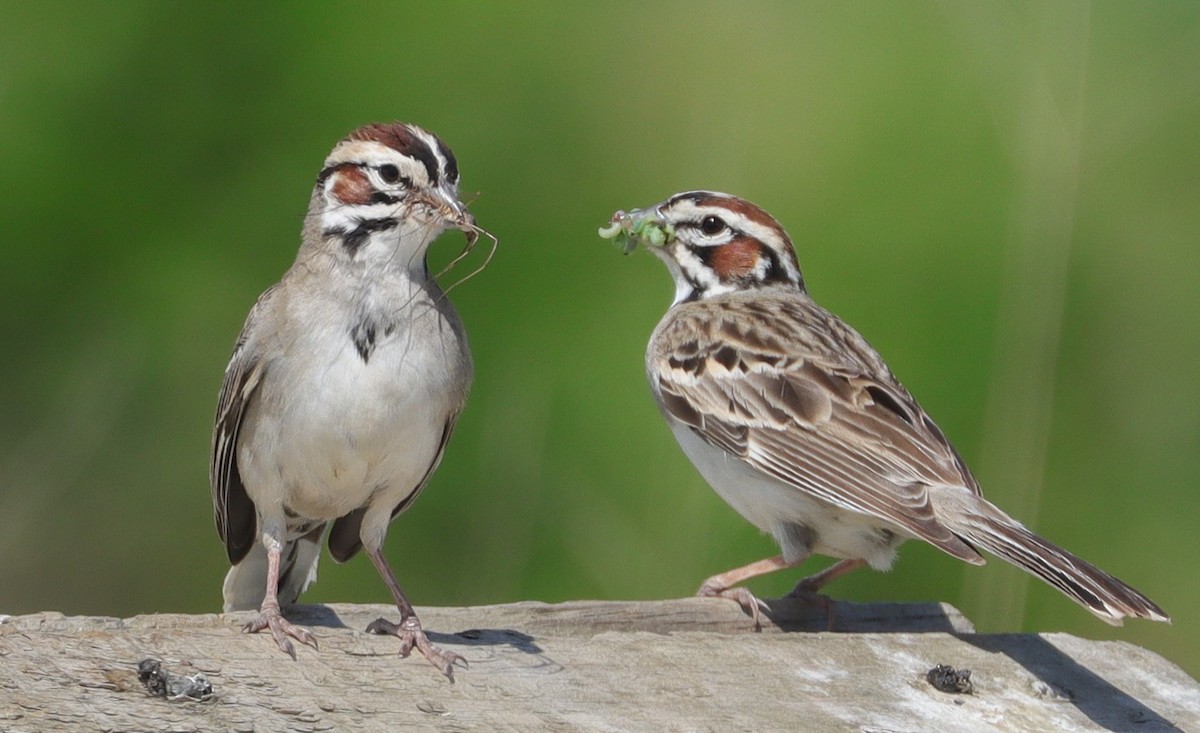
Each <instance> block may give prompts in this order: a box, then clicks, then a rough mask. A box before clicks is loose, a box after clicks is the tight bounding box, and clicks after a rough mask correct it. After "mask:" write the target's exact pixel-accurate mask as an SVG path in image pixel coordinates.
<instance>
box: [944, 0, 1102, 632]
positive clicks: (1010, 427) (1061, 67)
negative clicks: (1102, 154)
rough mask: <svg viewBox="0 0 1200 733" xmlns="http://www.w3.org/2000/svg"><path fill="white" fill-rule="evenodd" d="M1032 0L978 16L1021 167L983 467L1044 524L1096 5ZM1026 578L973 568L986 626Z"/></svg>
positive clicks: (972, 589) (996, 490) (1002, 623)
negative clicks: (1041, 515) (1017, 10)
mask: <svg viewBox="0 0 1200 733" xmlns="http://www.w3.org/2000/svg"><path fill="white" fill-rule="evenodd" d="M971 7H975V8H978V7H979V6H971ZM1026 7H1030V8H1034V9H1035V10H1034V11H1033V12H1035V13H1036V14H1037V18H1036V22H1035V23H1034V24H1033V27H1032V28H1030V27H1028V26H1025V27H1022V26H1021V25H1020V24H1018V23H1014V22H1012V18H1004V19H1000V20H1001V22H999V23H995V22H986V21H987V20H989V19H984V20H985V22H984V23H982V24H981V23H978V22H973V23H971V26H972V29H973V31H974V33H975V34H988V35H990V36H991V38H992V41H991V42H982V43H981V44H978V45H975V46H974V48H976V49H978V50H979V52H981V53H983V54H984V55H985V56H987V58H985V59H982V60H983V62H984V63H985V65H996V64H1000V65H1001V66H1000V67H998V68H1005V69H1006V71H1007V74H1008V75H1006V76H1005V77H1004V80H1003V83H1004V84H1008V85H1010V88H1008V89H1005V88H1003V84H999V85H996V86H997V87H998V88H997V89H996V92H998V94H997V97H998V99H997V102H998V103H999V104H1002V105H1005V106H1007V107H1008V108H1007V109H1005V108H1004V107H997V109H996V111H997V113H998V114H999V115H1000V120H999V121H1000V124H1001V127H1002V129H1003V130H1005V131H1006V132H1008V133H1009V134H1011V138H1012V139H1011V140H1010V144H1011V148H1010V150H1011V154H1012V158H1013V162H1014V169H1015V171H1016V174H1017V175H1016V181H1015V182H1016V187H1015V192H1014V194H1015V195H1014V198H1013V202H1012V212H1011V219H1010V223H1009V230H1008V233H1007V237H1006V243H1005V258H1004V260H1005V261H1004V271H1003V275H1002V281H1001V295H1000V305H999V313H998V317H997V329H996V343H995V352H994V358H993V367H992V376H991V382H990V384H989V386H988V397H987V403H986V405H985V409H984V423H983V436H982V446H981V456H980V460H979V462H978V467H979V471H978V474H979V476H980V477H981V478H982V479H983V480H984V484H985V485H984V490H985V493H987V494H988V495H989V496H990V498H992V499H994V500H995V501H996V503H997V504H1000V505H1001V506H1002V507H1003V508H1004V509H1005V510H1006V511H1008V512H1009V513H1010V514H1012V515H1013V516H1015V517H1017V518H1018V519H1020V520H1021V521H1022V522H1023V523H1025V524H1026V525H1028V526H1030V527H1036V526H1037V515H1038V509H1039V505H1040V498H1041V492H1042V488H1043V483H1044V478H1045V467H1046V457H1047V453H1048V448H1049V439H1050V427H1051V420H1052V409H1053V401H1054V386H1055V370H1056V366H1057V361H1058V355H1059V341H1060V337H1061V332H1062V323H1063V311H1064V306H1065V301H1066V290H1067V271H1068V264H1069V260H1070V252H1071V244H1072V239H1073V236H1074V223H1075V207H1076V199H1077V193H1078V183H1079V155H1080V144H1081V137H1082V126H1083V109H1084V90H1085V82H1086V69H1087V53H1088V15H1089V6H1087V5H1085V4H1053V5H1048V6H1026ZM984 14H987V15H991V16H992V17H991V18H990V20H991V21H995V20H997V19H996V17H995V15H994V14H992V13H988V12H987V11H984ZM978 19H979V18H978V16H977V17H976V18H974V19H972V20H978ZM1004 21H1008V22H1004ZM997 26H999V27H997ZM1002 28H1003V29H1004V30H1001V29H1002ZM1004 31H1007V33H1006V32H1004ZM976 40H979V39H978V38H977V39H976ZM998 44H999V45H998ZM989 51H990V53H989ZM1013 61H1017V62H1018V63H1017V64H1016V65H1015V66H1016V68H1015V69H1014V66H1013V64H1012V62H1013ZM994 68H997V67H995V66H993V69H994ZM1014 72H1015V73H1014ZM992 73H995V72H994V71H993V72H992ZM1010 115H1011V116H1010ZM1005 118H1007V119H1005ZM1029 581H1030V579H1029V577H1028V576H1026V575H1025V574H1023V573H1018V572H1012V571H1008V570H1007V569H1006V570H1004V571H997V569H995V568H992V569H990V570H988V571H984V572H980V571H978V570H976V569H974V568H972V569H971V570H970V572H969V574H968V576H967V579H966V584H965V595H966V598H967V599H968V606H969V607H970V608H971V609H972V615H973V620H974V621H975V622H976V623H977V624H978V625H979V627H980V628H983V629H987V628H1013V627H1016V626H1017V625H1018V624H1019V623H1020V622H1021V620H1022V619H1023V618H1024V615H1025V606H1026V600H1027V594H1028V584H1029Z"/></svg>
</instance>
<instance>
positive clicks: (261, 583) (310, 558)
mask: <svg viewBox="0 0 1200 733" xmlns="http://www.w3.org/2000/svg"><path fill="white" fill-rule="evenodd" d="M324 529H325V527H324V525H322V526H320V527H317V528H316V529H315V530H313V531H312V532H309V533H308V534H306V535H304V536H303V537H300V538H298V539H295V540H291V541H289V542H288V543H287V544H285V545H284V547H283V556H282V557H281V558H280V561H279V589H278V595H279V605H280V606H287V605H290V604H292V603H295V602H296V599H298V598H299V597H300V594H301V593H303V592H304V590H305V589H306V588H308V586H310V585H312V584H313V583H314V582H315V581H316V580H317V560H319V559H320V557H321V533H322V531H323V530H324ZM221 590H222V593H223V595H224V596H225V612H226V613H229V612H230V611H253V610H256V609H258V608H259V607H260V606H262V602H263V598H264V597H265V596H266V592H267V550H266V548H265V547H263V545H262V543H261V542H256V543H255V544H254V547H253V548H251V550H250V553H249V554H248V555H246V557H245V558H243V560H242V561H241V562H240V563H238V564H237V565H234V566H233V567H231V568H229V572H228V573H226V575H225V585H224V586H223V587H222V589H221Z"/></svg>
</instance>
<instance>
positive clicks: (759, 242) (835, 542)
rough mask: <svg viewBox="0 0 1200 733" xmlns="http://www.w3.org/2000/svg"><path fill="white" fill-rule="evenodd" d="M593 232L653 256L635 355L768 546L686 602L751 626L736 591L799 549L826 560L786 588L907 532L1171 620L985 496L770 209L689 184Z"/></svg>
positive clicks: (1114, 609)
mask: <svg viewBox="0 0 1200 733" xmlns="http://www.w3.org/2000/svg"><path fill="white" fill-rule="evenodd" d="M600 233H601V235H602V236H605V237H608V238H617V239H621V240H624V241H625V243H626V245H627V246H626V251H629V250H630V249H632V248H633V247H635V246H637V245H638V244H641V245H644V246H646V248H648V249H649V250H650V251H652V252H653V253H654V254H655V255H657V256H658V257H659V259H661V260H662V261H663V262H664V263H666V266H667V269H668V270H669V271H670V273H671V275H672V277H673V278H674V280H675V302H674V303H673V304H672V306H671V308H670V310H668V311H667V314H666V316H665V317H664V318H663V319H662V321H661V322H660V323H659V324H658V327H657V328H656V329H655V330H654V334H653V335H652V336H651V337H650V344H649V347H648V349H647V352H646V371H647V375H648V377H649V380H650V387H651V389H652V391H653V393H654V397H655V399H656V400H657V401H658V405H659V407H660V408H661V409H662V412H663V415H664V416H665V417H666V419H667V422H668V423H669V424H670V427H671V430H672V431H673V432H674V434H675V437H676V439H677V440H678V441H679V444H680V446H681V447H682V448H683V450H684V452H685V453H686V454H687V456H688V458H690V459H691V461H692V463H693V464H695V466H696V468H697V469H699V471H700V473H701V474H702V475H703V476H704V478H705V479H706V480H707V481H708V483H710V484H711V485H712V487H713V488H714V489H715V490H716V492H717V493H718V494H719V495H720V496H721V498H722V499H724V500H725V501H726V502H728V503H729V504H730V505H731V506H732V507H733V508H734V509H735V510H737V512H738V513H739V514H741V515H742V516H743V517H745V518H746V519H747V520H749V521H750V522H751V523H752V524H754V525H755V526H756V527H758V528H759V529H760V530H762V531H763V532H766V533H768V534H770V535H771V536H772V537H774V539H775V541H776V542H778V543H779V546H780V548H781V550H782V553H781V554H780V555H778V556H775V557H771V558H768V559H766V560H761V561H759V562H756V563H752V564H750V565H747V566H745V567H742V568H737V569H735V570H731V571H729V572H727V573H722V574H720V575H715V576H713V577H711V578H709V579H708V580H706V581H704V583H703V584H702V585H701V586H700V591H699V593H698V595H703V596H724V597H729V598H733V599H735V600H737V601H738V602H739V603H741V604H742V605H743V606H744V607H745V608H746V609H747V611H748V612H750V613H751V615H752V616H753V617H754V620H755V623H756V625H757V624H758V621H759V602H758V600H757V599H755V598H754V597H753V596H752V595H751V594H750V593H749V591H747V590H746V589H745V588H743V587H735V584H736V583H739V582H741V581H744V580H746V579H748V578H752V577H755V576H757V575H761V574H763V573H767V572H770V571H773V570H778V569H781V568H788V567H794V566H796V565H798V564H800V563H801V562H803V561H804V560H805V559H806V558H807V557H808V556H809V555H811V554H813V553H819V554H822V555H828V556H832V557H835V558H839V559H840V562H838V563H835V564H834V565H832V566H831V567H830V568H828V569H827V570H825V571H823V572H821V573H818V574H816V575H813V576H811V577H809V578H807V579H805V580H803V581H801V582H800V584H799V585H798V586H797V587H796V590H794V591H793V594H796V595H801V594H805V593H808V592H813V591H816V590H817V589H819V588H820V587H821V586H823V585H825V584H826V583H828V582H829V581H831V580H833V579H835V578H837V577H839V576H841V575H843V574H845V573H846V572H849V571H851V570H853V569H855V568H858V567H862V566H863V565H870V566H871V567H873V568H875V569H877V570H885V569H887V568H888V567H890V565H891V563H892V561H893V559H894V558H895V555H896V550H897V547H898V546H899V545H900V544H901V543H902V542H904V541H905V540H908V539H912V538H917V539H922V540H925V541H926V542H929V543H930V544H932V545H934V546H936V547H938V548H939V549H941V550H943V551H945V552H947V553H949V554H951V555H953V556H954V557H957V558H959V559H961V560H965V561H966V562H969V563H972V564H975V565H982V564H983V562H984V559H983V557H982V556H980V554H979V552H978V550H979V549H984V550H987V551H988V552H990V553H992V554H995V555H998V556H1000V557H1002V558H1004V559H1005V560H1007V561H1009V562H1011V563H1013V564H1015V565H1017V566H1018V567H1020V568H1023V569H1024V570H1026V571H1028V572H1030V573H1032V574H1034V575H1036V576H1037V577H1039V578H1041V579H1042V580H1044V581H1046V582H1047V583H1049V584H1050V585H1052V586H1054V587H1055V588H1058V589H1059V590H1060V591H1062V592H1063V593H1065V594H1066V595H1068V596H1069V597H1071V598H1072V599H1074V600H1075V601H1077V602H1078V603H1080V604H1081V605H1083V606H1084V607H1085V608H1087V609H1088V610H1089V611H1091V612H1092V613H1094V614H1096V615H1097V616H1099V617H1100V618H1101V619H1103V620H1104V621H1107V622H1109V623H1112V624H1120V622H1121V619H1122V618H1123V617H1125V616H1131V617H1140V618H1149V619H1154V620H1156V621H1168V620H1169V619H1168V617H1167V614H1166V613H1165V612H1164V611H1163V610H1162V609H1161V608H1159V607H1158V606H1157V605H1155V604H1154V602H1152V601H1151V600H1150V599H1149V598H1147V597H1146V596H1144V595H1142V594H1141V593H1139V592H1138V591H1136V590H1134V589H1133V588H1131V587H1129V586H1128V585H1126V584H1125V583H1123V582H1121V581H1120V580H1117V579H1116V578H1114V577H1112V576H1111V575H1109V574H1107V573H1105V572H1104V571H1102V570H1100V569H1099V568H1096V567H1095V566H1093V565H1091V564H1089V563H1087V562H1085V561H1083V560H1081V559H1079V558H1078V557H1076V556H1074V555H1072V554H1071V553H1069V552H1067V551H1066V550H1063V549H1061V548H1059V547H1056V546H1055V545H1053V544H1051V543H1050V542H1048V541H1046V540H1044V539H1042V538H1041V537H1038V536H1037V535H1035V534H1033V533H1032V532H1030V531H1029V530H1028V529H1026V528H1025V527H1023V526H1022V525H1021V524H1020V523H1018V522H1017V521H1016V520H1014V519H1012V518H1011V517H1009V516H1008V515H1007V514H1005V513H1004V512H1002V511H1001V510H1000V509H998V508H996V507H995V506H994V505H992V504H991V503H989V502H988V501H987V500H986V499H984V498H983V495H982V493H981V491H980V488H979V484H978V483H976V481H975V478H974V477H973V476H972V475H971V472H970V471H969V470H968V469H967V466H966V464H965V463H963V460H962V458H961V457H960V456H959V455H958V453H957V452H955V450H954V448H953V447H952V446H951V445H950V442H949V441H948V440H947V439H946V437H945V435H943V434H942V431H941V430H939V429H938V426H937V425H936V424H934V422H933V420H931V419H930V417H929V416H928V415H927V414H926V413H925V411H924V410H923V409H921V406H920V405H919V404H917V401H916V400H915V399H913V397H912V395H910V394H909V393H908V391H907V390H905V389H904V387H902V386H901V385H900V382H899V381H897V379H896V377H895V376H893V375H892V372H891V370H890V369H888V366H887V364H885V363H884V361H883V359H882V358H880V356H879V354H878V353H876V352H875V350H874V349H873V348H871V346H870V345H869V344H867V342H866V341H865V340H864V339H863V337H862V336H860V335H859V334H858V332H856V331H855V330H854V329H852V328H851V327H850V326H848V325H847V324H846V323H844V322H843V321H842V320H841V319H839V318H838V317H837V316H835V315H833V314H832V313H830V312H829V311H827V310H825V309H823V308H821V307H820V306H819V305H817V304H816V303H815V302H813V300H812V298H810V297H809V295H808V292H807V291H806V289H805V285H804V279H803V278H802V277H801V274H800V267H799V265H798V264H797V261H796V256H795V253H794V252H793V249H792V243H791V240H790V239H789V238H788V235H787V233H786V232H785V231H784V230H783V228H782V227H781V226H780V225H779V222H777V221H776V220H775V219H774V218H772V217H771V215H769V214H768V213H767V212H765V211H763V210H762V209H760V208H759V207H757V206H755V205H754V204H752V203H749V202H747V201H743V200H742V199H739V198H736V197H733V196H730V195H728V194H722V193H715V192H710V191H691V192H688V193H681V194H677V195H675V196H672V197H671V198H669V199H667V200H666V201H664V202H663V203H661V204H658V205H656V206H651V207H649V208H646V209H639V210H635V211H631V212H629V213H625V212H620V211H619V212H617V213H616V214H615V215H614V216H613V219H612V224H611V225H610V226H608V227H605V228H603V229H601V231H600Z"/></svg>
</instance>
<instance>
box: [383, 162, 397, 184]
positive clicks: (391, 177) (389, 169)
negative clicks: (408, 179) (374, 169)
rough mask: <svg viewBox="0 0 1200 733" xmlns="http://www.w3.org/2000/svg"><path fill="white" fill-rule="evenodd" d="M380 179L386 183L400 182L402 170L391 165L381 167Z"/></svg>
mask: <svg viewBox="0 0 1200 733" xmlns="http://www.w3.org/2000/svg"><path fill="white" fill-rule="evenodd" d="M379 177H380V178H382V179H383V180H384V181H385V182H386V183H396V182H398V181H399V180H400V169H399V168H397V167H396V166H394V165H392V164H391V163H388V164H387V165H381V166H379Z"/></svg>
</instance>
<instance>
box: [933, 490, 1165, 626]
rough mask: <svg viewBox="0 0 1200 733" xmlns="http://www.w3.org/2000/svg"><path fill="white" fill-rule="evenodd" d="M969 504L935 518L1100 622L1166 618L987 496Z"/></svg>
mask: <svg viewBox="0 0 1200 733" xmlns="http://www.w3.org/2000/svg"><path fill="white" fill-rule="evenodd" d="M972 509H973V511H963V512H954V513H953V514H950V513H947V514H943V515H942V516H940V517H939V518H940V519H942V521H943V522H944V523H945V524H946V526H947V527H949V528H950V530H951V531H953V532H954V533H955V534H956V535H958V536H960V537H962V538H963V539H965V540H966V541H967V542H969V543H971V544H972V545H976V546H978V547H981V548H983V549H984V550H987V551H988V552H990V553H992V554H993V555H996V556H998V557H1001V558H1003V559H1005V560H1007V561H1008V562H1010V563H1012V564H1013V565H1016V566H1017V567H1019V568H1021V569H1023V570H1025V571H1026V572H1029V573H1031V574H1033V575H1036V576H1037V577H1039V578H1041V579H1042V580H1044V581H1046V582H1047V583H1049V584H1050V585H1052V586H1054V587H1055V588H1058V589H1059V590H1060V591H1062V592H1063V593H1065V594H1066V595H1067V596H1068V597H1070V598H1071V599H1073V600H1074V601H1075V602H1076V603H1078V604H1079V605H1081V606H1083V607H1084V608H1086V609H1087V610H1089V611H1091V612H1092V613H1094V614H1096V616H1098V617H1099V618H1100V619H1101V620H1102V621H1105V622H1107V623H1110V624H1112V625H1114V626H1120V625H1121V622H1122V620H1123V619H1124V618H1125V617H1126V616H1129V617H1131V618H1147V619H1151V620H1153V621H1167V622H1170V620H1171V618H1170V616H1168V615H1167V613H1166V611H1164V610H1162V609H1161V608H1159V606H1158V604H1156V603H1155V602H1154V601H1152V600H1150V599H1149V598H1147V597H1146V596H1145V595H1143V594H1142V593H1141V592H1139V591H1138V590H1136V589H1135V588H1133V587H1131V586H1129V585H1127V584H1126V583H1124V582H1123V581H1121V580H1118V579H1117V578H1114V577H1113V576H1111V575H1109V574H1108V573H1106V572H1104V571H1103V570H1101V569H1100V568H1098V567H1096V566H1095V565H1092V564H1091V563H1089V562H1087V561H1086V560H1083V559H1081V558H1079V557H1076V556H1075V555H1073V554H1071V553H1070V552H1067V551H1066V550H1064V549H1062V548H1061V547H1058V546H1057V545H1055V544H1053V543H1051V542H1049V541H1047V540H1045V539H1043V538H1041V537H1039V536H1037V535H1036V534H1034V533H1033V532H1030V531H1029V530H1028V529H1026V528H1025V527H1024V526H1022V525H1021V523H1020V522H1018V521H1017V520H1015V519H1013V518H1012V517H1010V516H1008V515H1007V514H1005V513H1004V512H1002V511H1000V510H999V509H998V508H996V507H995V506H993V505H992V504H990V503H988V502H987V501H986V500H984V499H982V498H978V499H977V504H976V506H974V507H972ZM939 514H941V513H940V512H939Z"/></svg>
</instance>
